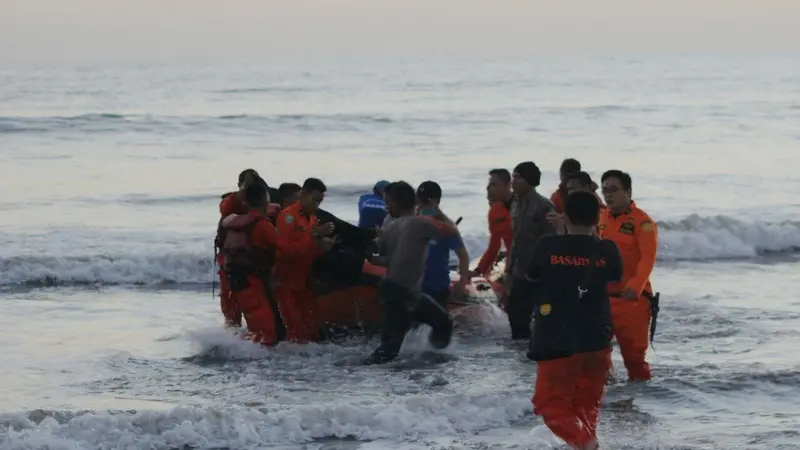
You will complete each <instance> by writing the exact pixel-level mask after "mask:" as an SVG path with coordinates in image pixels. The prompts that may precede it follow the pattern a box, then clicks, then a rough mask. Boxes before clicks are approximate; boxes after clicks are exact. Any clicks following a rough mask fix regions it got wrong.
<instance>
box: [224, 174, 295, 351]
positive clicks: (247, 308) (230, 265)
mask: <svg viewBox="0 0 800 450" xmlns="http://www.w3.org/2000/svg"><path fill="white" fill-rule="evenodd" d="M244 191H245V192H244V194H245V195H244V201H245V204H246V205H247V208H248V211H247V213H245V214H231V215H229V216H227V217H225V218H224V219H223V220H222V224H221V228H222V229H223V230H224V233H225V243H224V244H223V247H222V251H221V255H222V256H223V263H222V267H223V270H224V271H225V275H226V278H227V280H228V285H229V288H230V298H231V301H232V302H233V303H234V304H235V305H236V306H237V309H238V310H239V311H241V313H242V314H243V315H244V318H245V321H246V322H247V330H248V332H249V333H250V334H251V336H252V339H253V340H254V341H255V342H260V343H263V344H266V345H275V344H277V343H278V342H279V341H281V340H283V339H284V338H285V334H286V333H285V329H284V326H283V322H282V320H281V317H280V313H279V311H278V305H277V303H276V302H275V299H274V298H273V296H272V292H271V290H270V278H271V274H272V268H273V265H274V262H275V252H276V245H277V237H276V234H275V228H274V226H273V225H272V223H271V222H270V221H269V220H268V219H267V217H266V214H265V207H266V204H267V191H266V189H264V186H263V185H262V184H260V183H254V184H251V185H250V186H248V187H246V188H245V190H244Z"/></svg>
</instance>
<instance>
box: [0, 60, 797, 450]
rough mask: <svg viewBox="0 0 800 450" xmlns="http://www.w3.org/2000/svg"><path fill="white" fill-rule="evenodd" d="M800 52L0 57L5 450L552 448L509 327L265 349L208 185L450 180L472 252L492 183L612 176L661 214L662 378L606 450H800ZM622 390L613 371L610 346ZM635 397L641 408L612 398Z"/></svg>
mask: <svg viewBox="0 0 800 450" xmlns="http://www.w3.org/2000/svg"><path fill="white" fill-rule="evenodd" d="M798 124H800V55H796V54H794V55H792V54H785V55H683V56H678V55H675V56H658V55H633V56H616V57H610V56H609V57H580V58H578V57H547V58H544V57H542V58H532V59H526V60H451V61H448V60H436V61H432V60H402V61H394V60H380V61H379V60H375V61H367V62H365V61H341V62H318V63H310V62H309V63H298V62H293V63H280V62H272V63H263V64H247V65H239V66H231V65H225V66H217V67H213V66H203V67H179V66H147V65H129V66H123V65H118V66H103V65H97V66H92V67H89V66H86V67H56V66H46V65H43V66H24V67H23V66H7V65H6V66H0V160H2V164H0V188H1V190H0V191H1V192H3V194H4V195H3V197H2V199H0V245H2V248H3V251H2V252H0V302H1V303H2V305H3V311H4V312H3V313H2V314H0V354H2V355H3V356H2V364H0V386H2V391H1V392H2V394H1V395H0V449H2V450H11V449H53V450H56V449H58V450H61V449H65V450H66V449H118V448H125V449H159V450H160V449H189V448H192V449H256V448H292V449H301V448H306V449H340V448H341V449H344V448H348V449H355V448H359V449H389V448H434V449H472V448H479V449H494V448H502V449H505V448H550V447H551V445H552V444H553V440H552V437H551V436H550V435H549V433H548V432H547V431H546V430H545V429H544V428H543V426H542V423H541V420H540V419H538V418H535V417H533V415H532V411H531V409H532V408H531V404H530V401H529V398H530V396H531V393H532V386H533V380H534V373H535V365H534V364H532V363H530V362H528V361H527V360H526V359H525V358H524V355H523V349H522V348H521V347H519V346H518V345H515V344H512V343H510V342H509V341H508V339H507V334H508V329H507V324H506V323H505V322H504V319H503V318H502V317H495V320H491V321H489V323H487V324H486V327H485V328H486V329H485V330H483V332H482V333H473V334H468V333H462V334H459V335H457V336H456V338H455V341H454V343H453V345H452V346H451V347H450V348H449V349H447V350H446V351H444V352H441V353H432V352H430V351H428V349H426V347H425V345H424V342H425V340H424V330H423V331H420V333H421V334H420V335H413V336H410V337H409V338H408V340H407V342H406V344H407V345H406V347H405V349H404V353H403V357H402V358H401V359H400V360H399V361H397V362H396V363H393V364H389V365H387V366H382V367H362V366H358V365H354V364H352V363H351V362H350V361H351V360H352V359H353V358H355V357H357V356H360V355H367V354H368V353H369V352H370V351H371V350H372V349H373V348H374V346H375V344H376V342H375V341H374V340H370V339H369V338H353V339H350V340H347V341H344V342H340V343H338V344H327V345H314V344H312V345H308V346H305V347H303V346H295V345H281V346H279V347H278V348H276V349H264V348H260V347H257V346H255V345H253V344H251V343H249V342H244V341H241V340H239V339H238V338H236V337H234V336H233V335H231V334H230V333H228V332H226V331H225V330H223V327H222V320H221V317H220V313H219V306H218V300H217V299H216V298H214V297H212V294H211V281H212V279H213V277H214V276H213V269H212V256H213V249H212V240H213V235H214V232H215V225H216V221H217V218H218V216H217V215H218V211H217V203H218V200H219V196H220V194H222V193H224V192H227V191H230V190H232V189H234V188H235V184H236V176H237V174H238V173H239V171H241V170H242V169H244V168H246V167H253V168H256V169H257V170H258V171H259V172H260V173H261V174H262V175H263V176H264V177H265V178H266V179H267V180H268V182H270V183H271V184H278V183H280V182H283V181H290V180H291V181H302V179H303V178H305V177H308V176H317V177H320V178H323V179H324V180H325V182H326V183H327V184H328V186H329V187H330V190H329V194H328V196H327V198H326V200H325V203H324V205H323V207H325V208H327V209H329V210H331V211H333V212H334V213H336V214H339V215H340V216H341V217H342V218H344V219H347V220H354V219H356V206H355V205H356V199H357V197H358V195H360V194H361V193H363V192H365V191H367V190H369V188H370V186H371V185H372V184H373V183H374V182H375V181H376V180H378V179H382V178H386V179H405V180H407V181H409V182H412V183H419V182H421V181H424V180H426V179H433V180H437V181H438V182H439V183H440V184H441V185H442V186H443V189H444V199H443V208H444V209H445V211H446V212H448V213H449V214H450V215H451V216H453V217H458V216H462V217H463V218H464V221H463V222H462V225H461V228H462V230H463V233H464V234H465V236H466V240H467V243H468V247H469V251H470V254H471V255H472V256H473V257H477V256H479V255H480V253H481V252H482V250H483V249H484V247H485V244H486V240H487V231H486V228H487V226H486V217H485V216H486V210H487V205H486V201H485V198H484V192H485V190H484V189H485V183H486V173H487V171H488V170H489V169H491V168H494V167H506V168H512V167H513V166H514V165H515V164H516V163H518V162H520V161H523V160H534V161H536V162H537V164H539V166H540V167H541V168H542V170H543V172H544V175H543V182H542V186H541V188H540V189H541V190H542V191H543V192H546V193H547V194H549V193H550V192H551V191H552V190H553V189H554V188H555V187H556V184H557V175H556V171H557V169H558V164H559V163H560V161H561V160H562V159H563V158H565V157H575V158H578V159H580V160H581V161H582V162H583V164H584V167H585V168H586V169H588V171H589V172H590V173H591V174H592V175H593V176H599V175H600V174H601V173H602V172H603V171H604V170H606V169H610V168H620V169H624V170H627V171H630V172H631V173H632V175H633V177H634V197H635V199H636V200H637V202H638V203H639V205H640V206H641V207H642V208H644V209H645V210H646V211H648V212H649V213H650V215H651V216H652V217H653V218H654V219H656V220H657V221H658V222H659V224H660V239H661V242H660V248H659V262H658V267H657V268H656V271H655V273H654V275H653V282H654V285H655V287H656V288H657V290H659V291H660V292H662V313H661V316H660V319H659V330H658V335H657V338H656V344H655V349H654V350H651V352H650V353H649V359H650V361H651V363H652V365H653V370H654V379H653V381H652V382H650V383H649V384H646V385H638V386H629V385H627V384H626V383H624V382H619V383H616V384H613V385H611V386H610V388H609V393H608V399H607V401H606V404H605V406H604V408H603V410H602V412H601V425H600V436H601V440H602V441H603V443H604V444H605V445H604V448H611V449H655V448H664V449H667V448H673V449H723V448H724V449H733V448H736V449H770V450H776V449H794V448H800V409H798V407H797V398H798V396H800V356H798V352H797V351H796V345H797V342H798V340H799V339H800V295H798V291H797V286H799V285H800V257H799V256H800V200H798V196H797V192H798V190H800V177H798V175H797V167H796V166H797V164H798V163H800V126H798ZM615 361H616V366H617V370H618V375H619V376H620V378H624V376H625V374H624V369H622V365H621V363H620V360H619V355H618V354H615ZM627 398H633V408H625V409H622V408H617V407H615V401H616V400H617V399H627Z"/></svg>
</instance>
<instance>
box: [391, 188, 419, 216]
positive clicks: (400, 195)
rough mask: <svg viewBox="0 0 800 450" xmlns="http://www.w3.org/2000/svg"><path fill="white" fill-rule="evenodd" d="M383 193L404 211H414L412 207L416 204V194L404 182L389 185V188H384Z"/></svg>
mask: <svg viewBox="0 0 800 450" xmlns="http://www.w3.org/2000/svg"><path fill="white" fill-rule="evenodd" d="M384 192H385V193H386V194H387V195H388V196H389V197H391V199H392V201H393V202H395V203H397V206H398V207H399V208H400V209H402V210H404V211H408V210H410V209H414V206H415V205H416V204H417V195H416V192H414V188H413V187H412V186H411V185H410V184H408V183H406V182H405V181H395V182H394V183H391V184H390V185H389V186H386V190H385V191H384Z"/></svg>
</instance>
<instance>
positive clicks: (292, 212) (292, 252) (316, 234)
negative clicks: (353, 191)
mask: <svg viewBox="0 0 800 450" xmlns="http://www.w3.org/2000/svg"><path fill="white" fill-rule="evenodd" d="M326 190H327V188H326V187H325V184H324V183H323V182H322V180H320V179H318V178H308V179H307V180H306V181H305V182H304V183H303V187H302V189H301V191H300V196H299V199H298V201H297V202H296V203H294V204H293V205H290V206H288V207H286V208H285V209H284V210H283V211H281V213H280V215H278V220H277V227H278V249H279V251H278V261H277V264H276V267H275V278H276V279H277V284H278V287H277V288H276V289H275V296H276V298H277V299H278V305H279V306H280V311H281V315H282V317H283V321H284V323H285V324H286V328H287V334H288V336H287V338H288V340H289V341H291V342H296V343H308V342H309V341H316V340H318V339H319V328H320V324H319V323H318V320H317V305H316V297H315V296H314V291H313V290H312V289H311V283H312V281H313V280H311V271H312V266H313V264H314V260H315V259H316V258H317V257H318V256H319V255H321V254H322V253H324V252H326V251H328V250H330V249H331V248H333V246H334V245H335V244H336V241H335V240H333V239H331V238H328V237H326V236H330V235H331V234H332V233H333V231H334V227H333V224H332V223H328V224H325V225H322V226H320V225H319V223H318V220H317V216H316V212H317V209H318V208H319V205H320V203H322V201H323V199H324V198H325V191H326Z"/></svg>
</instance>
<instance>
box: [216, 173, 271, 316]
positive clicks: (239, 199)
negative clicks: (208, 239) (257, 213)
mask: <svg viewBox="0 0 800 450" xmlns="http://www.w3.org/2000/svg"><path fill="white" fill-rule="evenodd" d="M260 179H261V177H260V176H259V175H258V172H256V171H255V170H253V169H245V170H243V171H242V173H240V174H239V190H238V191H236V192H228V193H227V194H224V195H223V196H222V200H221V201H220V203H219V213H220V224H221V223H222V219H224V218H226V217H228V216H230V215H231V214H247V212H248V210H249V208H248V207H247V205H246V204H245V202H244V196H245V189H247V187H248V186H251V185H252V184H253V183H255V182H256V181H258V180H260ZM220 231H221V229H220V227H219V225H218V227H217V239H216V242H215V243H214V249H215V252H216V254H217V265H218V266H219V271H218V272H217V274H218V275H219V303H220V309H221V310H222V315H223V316H224V317H225V325H227V326H232V327H240V326H242V313H241V312H240V311H239V310H238V309H237V307H236V304H235V303H233V302H232V301H231V291H230V289H229V287H228V278H227V277H226V276H225V271H224V270H223V264H224V257H223V255H222V253H220V251H219V250H220V249H221V247H222V242H220Z"/></svg>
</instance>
